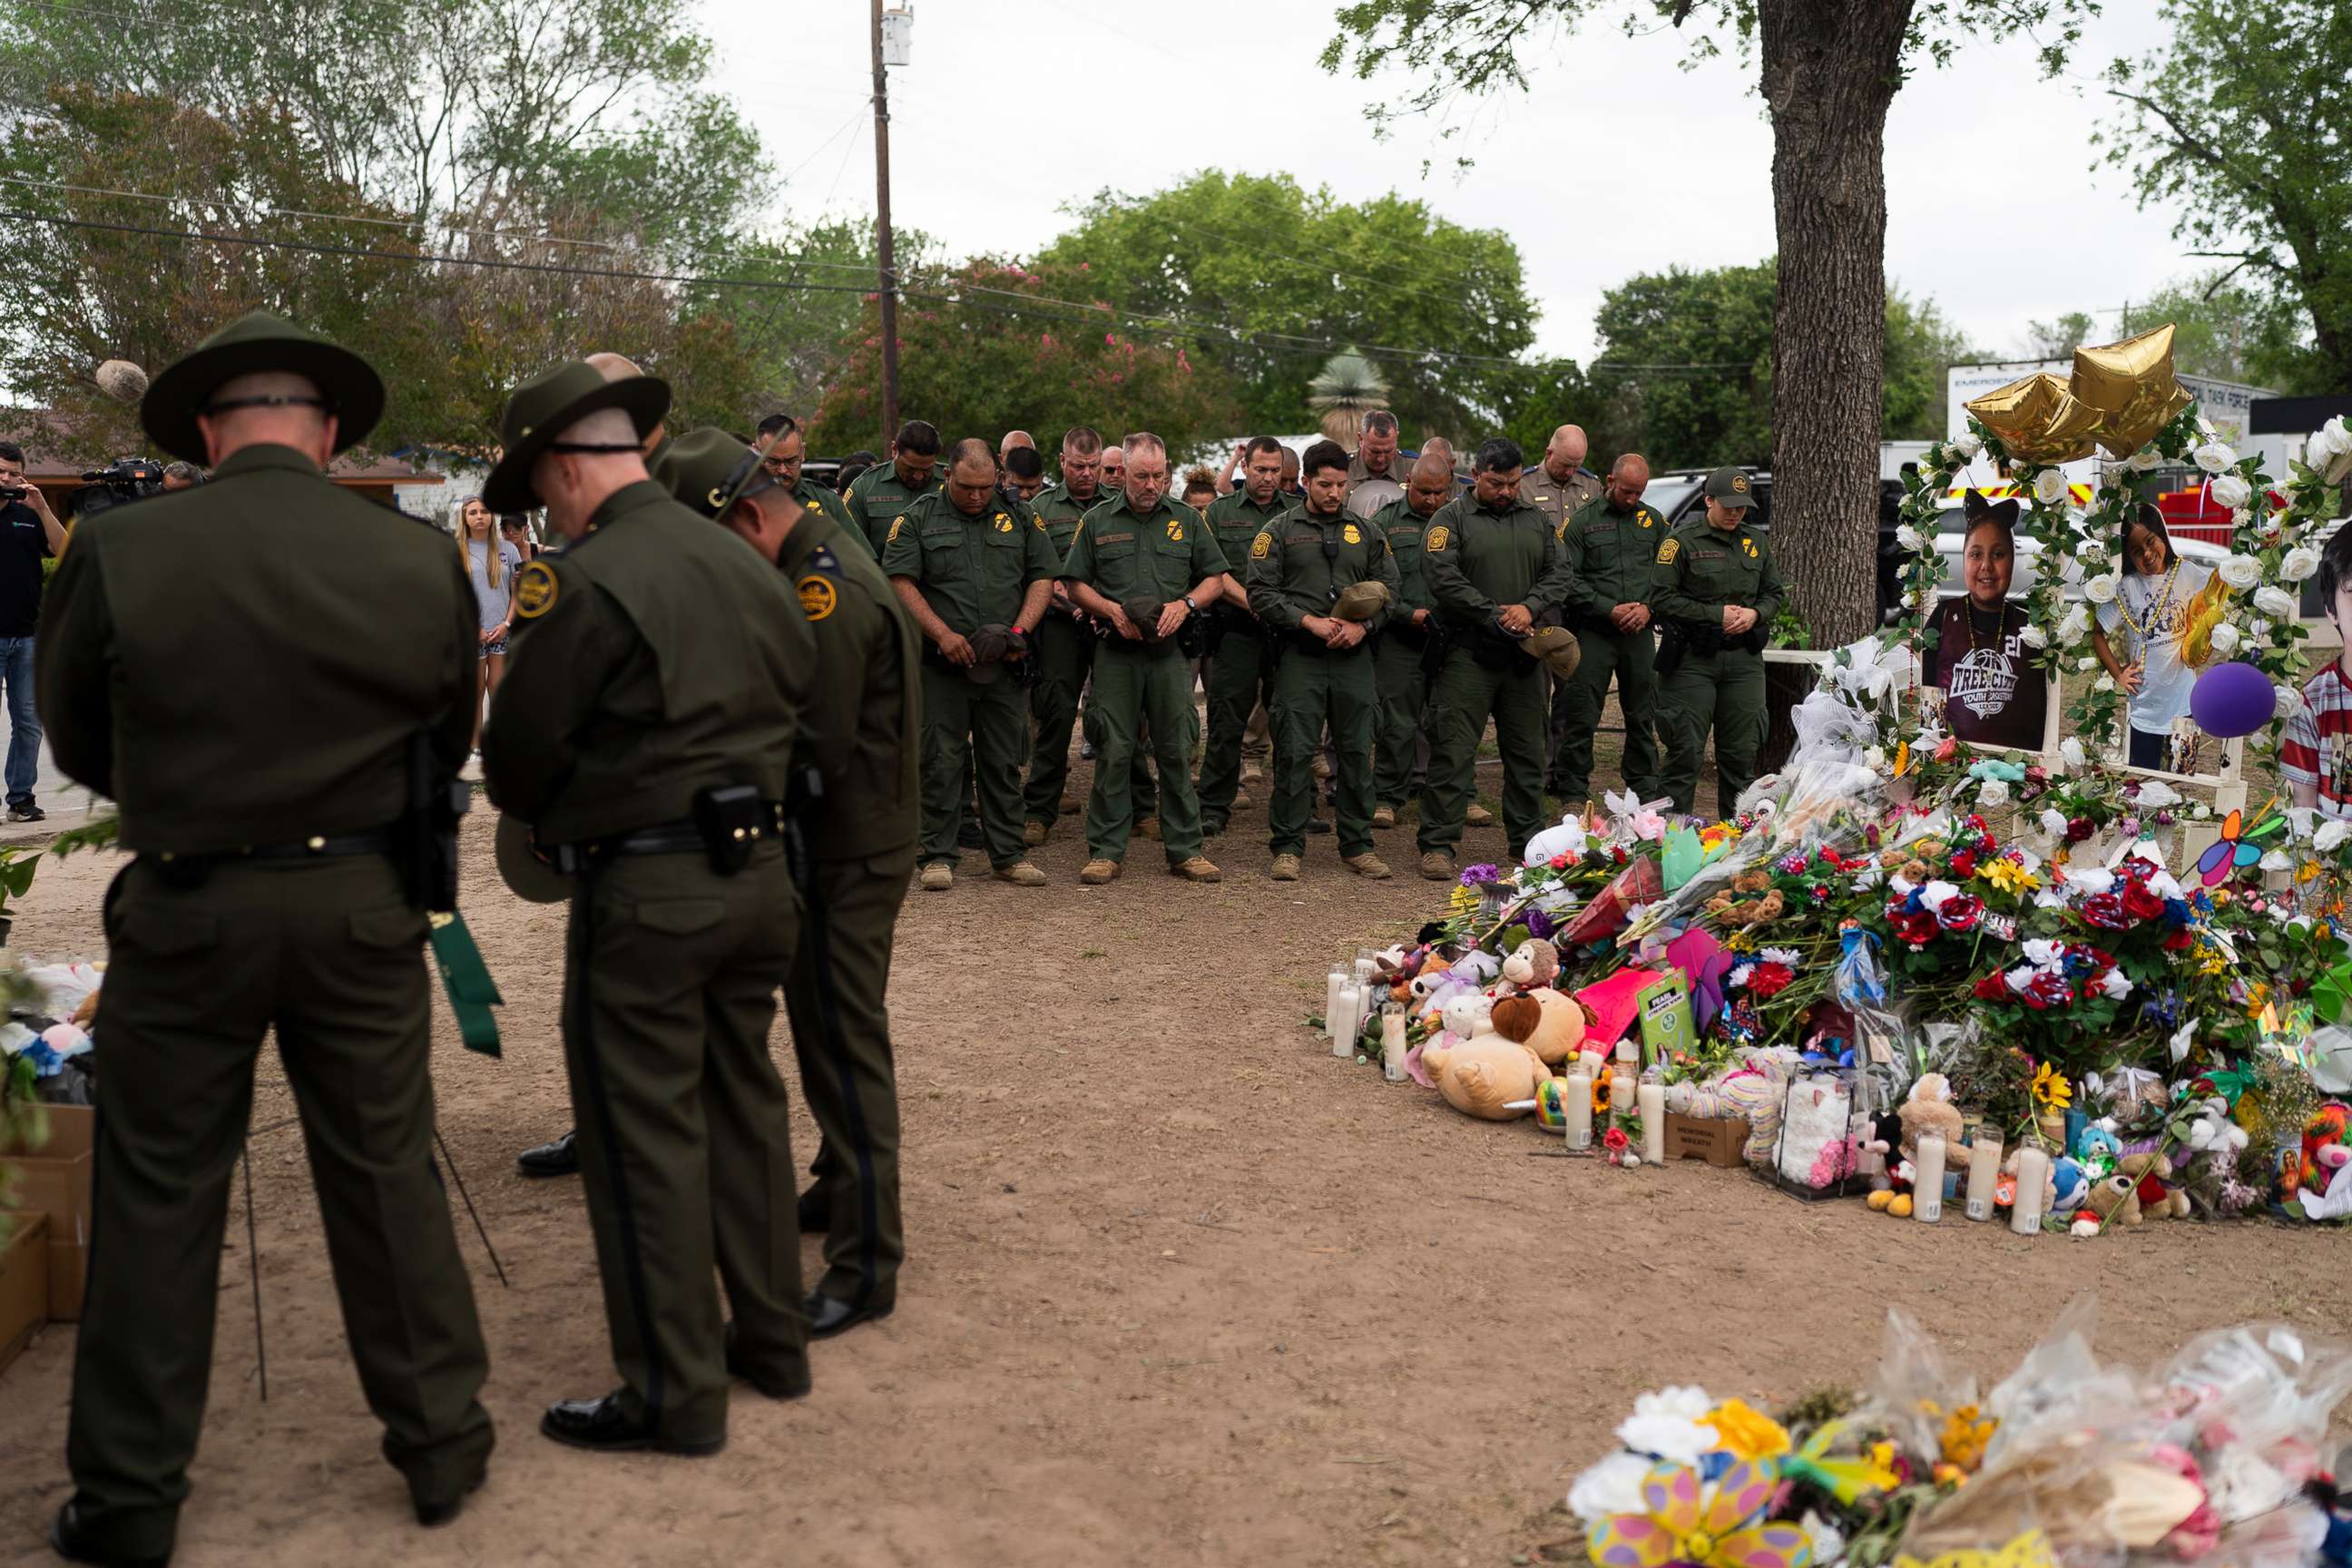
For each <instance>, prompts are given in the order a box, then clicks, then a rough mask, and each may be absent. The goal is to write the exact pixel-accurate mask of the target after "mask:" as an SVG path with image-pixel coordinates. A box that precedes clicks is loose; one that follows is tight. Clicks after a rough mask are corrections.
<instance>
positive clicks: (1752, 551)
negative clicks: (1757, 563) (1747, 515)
mask: <svg viewBox="0 0 2352 1568" xmlns="http://www.w3.org/2000/svg"><path fill="white" fill-rule="evenodd" d="M1739 548H1740V549H1742V550H1744V551H1746V552H1748V559H1749V560H1750V561H1753V560H1755V559H1757V555H1756V542H1755V541H1754V540H1752V539H1750V538H1748V536H1747V535H1746V534H1744V533H1743V534H1741V535H1740V536H1739Z"/></svg>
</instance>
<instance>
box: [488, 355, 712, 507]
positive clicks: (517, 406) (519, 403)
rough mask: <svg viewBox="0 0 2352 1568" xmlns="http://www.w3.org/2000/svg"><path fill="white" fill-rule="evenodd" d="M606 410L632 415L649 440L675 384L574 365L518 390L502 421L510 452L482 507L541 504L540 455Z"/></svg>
mask: <svg viewBox="0 0 2352 1568" xmlns="http://www.w3.org/2000/svg"><path fill="white" fill-rule="evenodd" d="M606 408H617V409H620V410H621V411H622V412H623V413H625V414H626V415H627V416H629V421H630V423H631V425H632V426H635V430H636V433H637V439H638V440H639V441H643V440H644V439H645V438H646V437H647V436H648V435H651V434H652V433H653V428H654V426H656V425H658V424H660V423H661V422H662V418H663V416H665V415H667V414H668V413H669V383H667V382H666V381H663V380H661V379H660V378H659V377H657V376H651V375H625V376H623V377H621V378H620V379H619V380H618V381H607V380H605V379H604V372H602V371H600V370H598V369H597V368H596V367H595V366H594V365H593V364H588V363H583V362H582V361H580V360H572V361H571V362H569V363H564V364H559V365H557V366H556V367H555V368H554V369H552V370H548V371H542V372H541V373H540V374H538V375H535V376H533V377H531V378H530V380H529V381H526V382H524V383H523V384H521V385H520V386H518V387H516V388H515V389H514V394H513V395H511V396H509V398H508V399H507V408H506V414H505V416H503V417H502V418H501V419H500V420H499V440H500V442H501V443H502V445H503V446H504V447H505V451H504V454H503V455H502V456H501V457H500V458H499V465H498V467H497V468H492V469H491V470H490V477H489V478H488V479H485V480H484V481H482V503H483V504H484V505H485V506H487V507H488V508H489V509H490V510H492V511H527V510H530V508H532V507H535V506H537V505H539V504H540V500H539V491H538V490H537V489H536V488H535V487H533V485H532V484H531V481H530V470H531V468H532V466H533V465H534V464H536V463H537V462H538V461H539V459H540V455H541V453H543V452H545V451H546V450H547V448H548V447H550V446H551V445H553V444H554V442H555V441H556V439H557V438H558V437H561V436H562V434H563V432H565V431H566V430H569V429H571V428H572V426H574V425H577V424H579V423H580V421H582V420H583V419H585V418H586V417H588V416H590V415H591V414H594V413H597V412H598V411H600V410H602V409H606Z"/></svg>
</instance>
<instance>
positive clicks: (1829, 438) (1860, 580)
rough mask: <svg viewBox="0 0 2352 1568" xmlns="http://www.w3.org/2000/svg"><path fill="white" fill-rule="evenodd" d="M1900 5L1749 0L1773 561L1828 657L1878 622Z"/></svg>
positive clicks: (1904, 13) (1907, 8)
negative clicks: (1753, 15)
mask: <svg viewBox="0 0 2352 1568" xmlns="http://www.w3.org/2000/svg"><path fill="white" fill-rule="evenodd" d="M1911 5H1912V0H1761V3H1760V4H1759V5H1758V7H1757V22H1758V44H1759V49H1760V51H1761V53H1762V56H1763V67H1764V98H1765V101H1766V102H1767V103H1769V105H1770V106H1771V110H1772V207H1773V216H1774V219H1775V222H1776V225H1777V227H1778V229H1779V237H1780V297H1779V299H1778V300H1777V302H1776V306H1775V310H1774V315H1773V354H1772V441H1773V455H1772V552H1773V554H1774V556H1775V557H1776V558H1777V559H1778V560H1779V562H1780V570H1781V573H1782V574H1784V575H1785V576H1787V577H1788V579H1789V580H1790V583H1791V584H1794V587H1795V601H1796V605H1797V608H1798V609H1799V611H1800V612H1801V613H1802V614H1803V615H1804V616H1805V618H1806V619H1807V620H1808V621H1810V622H1811V624H1812V627H1813V641H1814V645H1815V646H1816V647H1837V646H1839V645H1840V644H1842V643H1847V642H1851V641H1853V639H1854V638H1856V637H1862V636H1863V635H1864V634H1865V633H1867V632H1869V631H1870V630H1871V629H1872V628H1873V627H1874V626H1876V624H1877V605H1878V574H1877V552H1878V442H1879V437H1880V434H1881V426H1882V420H1881V415H1880V404H1879V394H1880V386H1881V383H1882V382H1883V380H1884V379H1885V341H1886V267H1885V259H1886V163H1885V152H1886V109H1887V105H1888V104H1889V103H1890V102H1892V101H1893V100H1894V97H1895V89H1896V88H1898V87H1900V86H1901V85H1902V77H1901V75H1900V70H1901V67H1900V65H1899V63H1898V57H1899V56H1900V53H1901V50H1902V44H1903V32H1904V28H1905V26H1906V25H1907V24H1908V23H1909V21H1910V16H1911Z"/></svg>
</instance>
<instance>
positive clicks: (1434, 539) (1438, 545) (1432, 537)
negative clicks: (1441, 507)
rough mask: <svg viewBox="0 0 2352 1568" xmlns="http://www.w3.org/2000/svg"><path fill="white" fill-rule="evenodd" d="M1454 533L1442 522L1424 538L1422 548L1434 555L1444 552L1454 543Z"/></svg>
mask: <svg viewBox="0 0 2352 1568" xmlns="http://www.w3.org/2000/svg"><path fill="white" fill-rule="evenodd" d="M1453 540H1454V534H1453V531H1452V530H1450V529H1448V528H1447V527H1446V526H1445V525H1444V523H1442V522H1441V523H1439V524H1438V525H1437V526H1436V527H1435V528H1433V529H1431V530H1430V531H1428V533H1426V534H1424V535H1423V538H1422V542H1421V547H1422V548H1423V550H1426V551H1429V552H1432V553H1433V554H1434V553H1436V552H1440V551H1443V550H1444V548H1445V547H1446V545H1448V544H1450V543H1451V542H1453Z"/></svg>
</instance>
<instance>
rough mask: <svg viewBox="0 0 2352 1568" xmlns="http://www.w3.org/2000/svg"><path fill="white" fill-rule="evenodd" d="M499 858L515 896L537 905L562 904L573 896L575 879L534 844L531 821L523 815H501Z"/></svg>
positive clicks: (504, 876)
mask: <svg viewBox="0 0 2352 1568" xmlns="http://www.w3.org/2000/svg"><path fill="white" fill-rule="evenodd" d="M498 857H499V877H500V878H501V879H504V881H505V882H506V885H507V887H508V889H509V890H510V891H512V892H513V894H514V895H515V897H517V898H519V899H524V900H529V901H530V902H531V903H534V904H560V903H562V902H563V900H566V899H568V898H570V897H571V896H572V879H571V878H569V877H567V876H565V875H564V874H563V873H562V872H561V871H558V870H557V869H556V868H555V867H554V866H553V865H552V864H551V863H550V862H549V861H548V860H547V859H545V858H543V857H541V855H540V853H539V851H538V850H537V849H535V848H533V847H532V845H531V837H530V823H528V822H525V821H524V820H523V819H522V818H521V817H520V816H500V817H499V835H498Z"/></svg>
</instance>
